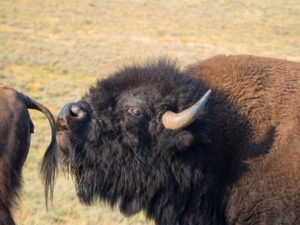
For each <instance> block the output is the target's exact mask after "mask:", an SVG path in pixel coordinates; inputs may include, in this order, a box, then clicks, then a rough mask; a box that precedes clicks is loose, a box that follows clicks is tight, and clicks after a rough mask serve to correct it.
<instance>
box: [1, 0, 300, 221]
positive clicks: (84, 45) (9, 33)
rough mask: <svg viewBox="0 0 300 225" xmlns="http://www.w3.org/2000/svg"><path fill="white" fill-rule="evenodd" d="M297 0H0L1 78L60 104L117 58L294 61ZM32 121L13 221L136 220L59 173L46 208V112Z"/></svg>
mask: <svg viewBox="0 0 300 225" xmlns="http://www.w3.org/2000/svg"><path fill="white" fill-rule="evenodd" d="M299 53H300V2H299V0H264V1H261V0H249V1H238V0H237V1H230V0H214V1H211V0H185V1H184V0H177V1H170V0H169V1H167V0H161V1H158V0H156V1H154V0H111V1H96V0H93V1H92V0H86V1H84V0H43V1H39V0H23V1H21V0H19V1H17V0H15V1H13V0H1V1H0V82H1V83H3V84H6V85H8V86H11V87H13V88H16V89H17V90H19V91H21V92H23V93H25V94H27V95H29V96H31V97H32V98H34V99H36V100H38V101H39V102H41V103H42V104H44V105H46V106H47V107H48V108H49V109H50V110H51V111H52V112H53V113H54V115H55V116H56V115H57V113H58V112H59V110H60V108H61V107H62V106H63V105H64V104H65V103H67V102H72V101H76V100H79V98H80V97H81V96H82V95H83V94H84V93H85V92H86V91H87V90H88V87H89V86H90V85H91V84H93V83H94V82H95V81H96V80H97V79H102V78H104V77H106V76H108V75H109V74H111V73H113V72H114V71H116V70H117V69H119V68H122V66H124V65H128V64H131V63H133V62H137V63H138V62H143V61H144V60H145V59H148V58H156V57H158V56H168V57H170V58H171V59H176V60H177V62H178V65H180V67H182V68H184V67H185V66H186V65H188V64H190V63H195V62H197V61H198V60H201V59H205V58H208V57H210V56H213V55H216V54H254V55H260V56H268V57H277V58H283V59H288V60H293V61H300V54H299ZM30 113H31V117H32V120H33V122H34V124H35V134H33V135H32V142H31V148H30V152H29V155H28V158H27V160H26V163H25V166H24V169H23V177H24V179H23V180H24V187H23V190H22V197H21V198H20V201H19V203H20V204H19V206H18V207H17V208H16V210H15V216H14V217H15V220H16V222H17V224H23V225H33V224H39V225H40V224H42V225H43V224H47V225H50V224H51V225H52V224H55V225H58V224H80V225H87V224H89V225H92V224H93V225H97V224H103V225H115V224H121V225H125V224H126V225H129V224H130V225H142V224H152V223H151V222H150V221H147V220H146V219H145V216H144V214H143V213H140V214H138V215H136V216H133V217H131V218H125V217H124V216H122V215H121V214H120V213H119V212H118V209H114V210H112V209H110V207H108V206H107V205H106V204H105V203H98V204H97V205H95V206H92V207H86V206H82V205H80V204H79V202H78V200H77V197H76V194H75V191H74V187H73V183H72V180H71V179H67V177H65V176H64V175H63V174H62V173H61V174H60V175H59V177H58V179H57V181H56V186H55V192H54V204H53V206H52V207H50V209H49V211H48V212H47V211H46V209H45V202H44V195H43V190H44V189H43V188H44V187H43V185H42V182H41V179H40V176H39V167H40V164H41V160H42V156H43V154H44V152H45V149H46V147H47V145H48V143H49V142H50V127H49V124H48V121H47V120H46V119H45V117H44V116H43V115H42V114H41V113H39V112H36V111H31V112H30Z"/></svg>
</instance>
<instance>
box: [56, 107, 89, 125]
mask: <svg viewBox="0 0 300 225" xmlns="http://www.w3.org/2000/svg"><path fill="white" fill-rule="evenodd" d="M85 117H86V111H84V109H83V108H82V107H81V106H80V105H78V104H76V103H68V104H66V105H65V106H64V107H63V108H62V110H61V111H60V113H59V114H58V116H57V124H58V127H59V128H60V129H66V127H67V124H68V123H69V122H70V120H83V119H84V118H85Z"/></svg>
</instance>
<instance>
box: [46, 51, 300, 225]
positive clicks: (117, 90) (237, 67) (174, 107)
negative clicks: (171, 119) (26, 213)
mask: <svg viewBox="0 0 300 225" xmlns="http://www.w3.org/2000/svg"><path fill="white" fill-rule="evenodd" d="M190 75H192V76H190ZM207 89H211V90H212V96H211V98H210V99H209V100H208V103H207V107H206V109H204V110H203V111H202V113H201V114H200V115H199V116H198V117H197V118H196V119H195V120H194V121H193V122H192V123H191V124H190V123H188V124H187V125H188V126H181V127H180V128H176V129H175V128H174V129H171V128H170V129H167V128H166V127H172V126H169V125H168V126H166V124H165V122H164V121H166V120H165V119H164V118H165V115H166V114H167V113H166V112H167V111H174V112H179V111H182V110H184V109H185V108H187V107H190V106H191V105H192V104H193V103H194V102H196V101H197V100H198V99H199V98H200V97H201V96H202V95H203V94H204V93H205V90H207ZM191 108H193V107H191ZM57 124H58V126H57V127H58V133H57V141H58V144H59V149H60V151H59V154H61V155H62V156H64V157H63V158H64V160H63V163H64V165H66V167H67V168H69V169H70V171H71V173H72V174H73V175H74V178H75V181H76V189H77V194H78V196H79V198H80V200H81V201H82V202H84V203H92V202H93V200H95V199H97V198H100V199H103V200H105V201H107V202H109V203H110V204H111V205H115V204H119V206H120V210H121V211H122V212H123V213H125V214H126V215H131V214H134V213H136V212H139V211H141V210H144V211H146V214H147V216H148V217H149V218H153V219H154V220H155V222H156V224H160V225H183V224H189V225H200V224H218V225H220V224H291V225H292V224H299V223H300V221H299V218H300V209H299V208H300V196H299V195H300V178H299V176H300V174H299V173H300V64H299V63H294V62H288V61H283V60H277V59H266V58H259V57H253V56H228V57H226V56H217V57H214V58H212V59H208V60H206V61H202V62H200V63H198V64H196V65H193V66H190V67H189V68H188V70H187V72H185V73H183V72H180V71H179V70H178V69H177V68H176V67H174V65H173V64H170V63H168V62H166V61H158V62H157V63H150V64H147V65H145V66H142V67H139V66H133V67H129V68H125V69H123V70H121V71H119V72H117V73H115V74H114V75H112V76H110V77H109V78H108V79H105V80H102V81H99V82H98V83H97V85H96V86H95V87H92V88H91V89H90V91H89V93H88V94H86V95H85V96H84V97H83V98H82V100H80V101H79V102H77V103H71V104H68V105H66V106H65V107H64V108H63V109H62V111H61V113H60V114H59V116H58V119H57ZM48 154H49V155H48V157H49V156H51V155H52V158H51V159H52V160H47V157H45V161H44V164H43V171H44V173H45V177H46V184H48V185H51V184H52V183H51V181H52V179H53V171H54V172H55V168H56V164H55V163H54V158H55V157H53V155H55V152H48Z"/></svg>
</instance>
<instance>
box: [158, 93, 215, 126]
mask: <svg viewBox="0 0 300 225" xmlns="http://www.w3.org/2000/svg"><path fill="white" fill-rule="evenodd" d="M210 94H211V90H208V91H207V92H206V93H205V94H204V95H203V96H202V97H201V98H200V99H199V100H198V101H197V102H196V103H195V104H194V105H192V106H191V107H189V108H188V109H186V110H184V111H182V112H180V113H174V112H171V111H168V112H165V113H164V115H163V116H162V123H163V125H164V127H165V128H167V129H171V130H179V129H183V128H185V127H187V126H188V125H190V124H191V123H192V122H193V121H194V120H195V119H196V118H197V117H198V116H199V114H200V113H201V111H202V109H203V108H204V106H205V104H206V102H207V100H208V99H209V96H210Z"/></svg>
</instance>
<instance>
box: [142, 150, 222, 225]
mask: <svg viewBox="0 0 300 225" xmlns="http://www.w3.org/2000/svg"><path fill="white" fill-rule="evenodd" d="M186 154H188V153H186ZM193 156H194V159H193V160H194V162H197V163H194V164H192V166H190V167H181V168H180V166H178V165H175V166H174V168H176V169H177V170H181V171H182V170H186V171H185V172H183V173H181V172H180V171H178V173H177V175H174V177H176V176H177V177H176V181H177V183H176V182H175V183H174V180H173V181H172V182H173V183H170V184H169V186H168V187H163V188H162V189H161V190H160V191H158V192H157V193H156V194H155V195H154V196H153V199H152V200H151V201H150V202H149V205H148V207H147V208H146V211H147V215H148V216H149V217H150V218H153V219H154V220H155V222H156V224H157V225H175V224H176V225H185V224H191V225H200V224H206V225H209V224H211V225H213V224H214V225H215V224H218V225H222V224H226V222H225V217H224V204H223V202H224V196H225V194H224V189H225V188H226V185H225V182H224V180H226V173H227V172H226V171H227V170H226V168H225V167H224V164H223V166H221V165H222V163H221V162H220V160H222V159H216V158H214V157H212V156H211V155H207V154H205V155H203V154H201V153H200V154H199V155H197V156H196V155H195V154H193ZM191 160H192V159H190V158H188V161H191ZM174 163H175V162H174ZM173 172H174V171H173ZM174 174H176V171H175V172H174ZM180 174H181V175H182V176H181V177H180Z"/></svg>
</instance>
